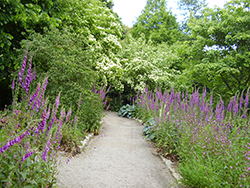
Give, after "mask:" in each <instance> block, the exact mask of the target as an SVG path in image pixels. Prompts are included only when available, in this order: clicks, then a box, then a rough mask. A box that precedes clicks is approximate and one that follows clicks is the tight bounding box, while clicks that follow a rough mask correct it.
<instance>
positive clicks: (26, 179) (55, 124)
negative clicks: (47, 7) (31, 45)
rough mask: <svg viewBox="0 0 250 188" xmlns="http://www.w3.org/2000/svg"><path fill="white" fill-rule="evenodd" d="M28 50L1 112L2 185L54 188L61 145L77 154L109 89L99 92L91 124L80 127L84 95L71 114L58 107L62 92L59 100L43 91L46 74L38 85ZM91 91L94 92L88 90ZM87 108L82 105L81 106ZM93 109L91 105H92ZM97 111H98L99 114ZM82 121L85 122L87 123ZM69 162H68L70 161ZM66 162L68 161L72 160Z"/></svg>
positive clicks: (93, 128)
mask: <svg viewBox="0 0 250 188" xmlns="http://www.w3.org/2000/svg"><path fill="white" fill-rule="evenodd" d="M28 54H29V53H28V51H27V52H26V55H25V59H24V61H23V64H22V66H21V70H20V71H19V73H18V76H17V78H15V79H14V80H13V83H12V91H13V103H12V105H11V106H10V108H6V109H5V111H3V112H1V114H0V143H1V145H0V187H53V185H54V184H55V183H56V173H57V163H56V154H57V151H58V150H59V149H61V148H60V146H61V145H65V144H67V146H68V148H69V147H70V148H71V149H70V151H69V152H70V154H69V155H70V157H69V159H70V158H71V157H72V155H74V149H75V148H76V147H77V144H78V143H77V141H79V140H78V139H79V138H83V137H84V133H86V132H87V131H95V130H97V129H98V128H99V127H98V125H100V123H99V124H97V123H96V122H93V120H95V121H98V120H100V119H101V117H102V114H101V113H100V112H101V111H102V106H103V103H104V101H105V99H106V98H105V95H106V90H105V87H104V88H101V89H100V90H98V91H96V93H95V94H93V95H96V98H92V102H88V104H92V106H91V110H89V112H90V113H93V114H95V116H94V117H92V116H91V117H89V119H87V120H86V121H85V122H87V121H89V123H91V125H89V127H88V128H86V127H83V126H81V125H79V123H78V121H79V117H80V116H81V113H78V112H81V110H79V109H80V108H82V106H84V105H83V104H84V103H85V101H82V97H81V98H80V99H79V101H78V103H77V105H78V110H77V112H76V113H75V114H74V115H73V114H72V109H71V108H68V111H67V112H66V110H65V108H66V107H65V106H62V105H60V97H61V93H60V92H59V93H58V96H57V98H56V99H55V103H51V102H50V101H49V99H48V97H47V96H46V95H45V91H46V89H47V84H48V77H45V78H44V79H42V81H41V82H40V83H38V84H37V83H35V82H34V79H39V78H36V72H35V69H32V60H31V59H29V60H28ZM90 92H91V91H90ZM83 108H84V107H83ZM88 108H89V106H88ZM97 112H98V113H97ZM85 122H84V123H85ZM68 161H69V160H68ZM68 161H67V162H68Z"/></svg>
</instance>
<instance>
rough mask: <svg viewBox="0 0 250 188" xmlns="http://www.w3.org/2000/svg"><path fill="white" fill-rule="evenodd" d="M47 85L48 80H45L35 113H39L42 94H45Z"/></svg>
mask: <svg viewBox="0 0 250 188" xmlns="http://www.w3.org/2000/svg"><path fill="white" fill-rule="evenodd" d="M47 84H48V78H46V80H45V82H44V85H43V88H42V91H41V93H40V96H39V100H38V102H37V106H36V110H37V112H38V111H39V109H40V106H41V100H42V98H43V96H44V93H45V90H46V87H47Z"/></svg>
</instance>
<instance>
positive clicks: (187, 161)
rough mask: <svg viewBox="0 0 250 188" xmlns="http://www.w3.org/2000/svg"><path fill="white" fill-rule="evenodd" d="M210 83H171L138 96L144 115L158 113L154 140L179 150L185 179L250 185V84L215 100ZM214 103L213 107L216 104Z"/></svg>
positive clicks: (215, 184) (196, 184)
mask: <svg viewBox="0 0 250 188" xmlns="http://www.w3.org/2000/svg"><path fill="white" fill-rule="evenodd" d="M208 98H209V96H207V91H206V88H204V90H203V92H202V93H200V92H199V90H197V89H195V90H194V91H193V92H192V93H191V94H188V90H187V92H186V93H181V92H180V91H175V90H174V89H172V90H171V91H170V92H165V93H162V92H161V91H159V90H156V92H155V93H154V94H153V93H152V92H149V91H148V90H147V89H146V90H145V92H144V93H143V94H142V95H141V97H139V98H138V100H137V103H138V105H139V106H140V113H141V114H140V116H142V117H143V118H145V117H146V118H152V117H153V118H154V119H155V122H156V126H153V127H152V132H154V133H155V132H156V133H157V134H156V139H155V140H156V142H157V144H158V146H159V147H161V148H162V149H163V150H164V154H170V153H172V154H174V155H175V156H178V158H179V160H180V161H181V163H180V173H181V175H182V176H183V181H182V182H183V183H184V184H186V185H188V186H191V187H249V186H250V183H249V182H250V157H249V155H250V150H249V148H250V142H249V138H250V134H249V124H250V121H249V112H248V110H249V109H248V106H249V89H248V90H247V92H245V93H244V92H242V93H240V94H239V93H236V94H235V96H234V97H233V98H232V99H231V100H230V102H229V104H228V105H226V104H224V102H223V101H222V100H220V101H219V102H218V103H217V104H216V105H213V95H212V94H211V95H210V101H209V100H208ZM213 106H215V108H213Z"/></svg>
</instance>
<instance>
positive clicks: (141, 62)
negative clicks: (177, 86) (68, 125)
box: [119, 34, 180, 99]
mask: <svg viewBox="0 0 250 188" xmlns="http://www.w3.org/2000/svg"><path fill="white" fill-rule="evenodd" d="M122 46H123V49H122V51H121V52H120V53H119V58H120V64H121V66H122V68H123V72H122V73H123V74H122V77H120V78H119V81H120V82H121V84H122V87H123V88H122V89H123V95H124V97H125V98H127V99H129V98H130V97H132V96H135V95H136V93H137V92H138V91H139V90H141V91H143V90H144V89H145V88H146V87H148V88H149V89H154V88H156V86H158V87H159V88H161V89H166V88H170V87H171V86H172V85H174V82H175V79H176V77H177V75H178V74H180V71H178V70H176V69H175V68H176V67H175V64H176V63H177V60H178V56H177V55H176V53H174V52H173V50H172V49H171V48H170V47H169V46H168V45H166V44H162V45H159V46H158V47H156V46H154V45H153V44H152V41H151V40H150V41H148V42H146V39H145V36H144V35H143V34H142V35H141V37H140V38H138V39H134V38H133V37H132V36H131V35H127V37H126V39H125V40H124V41H123V42H122ZM176 65H177V64H176Z"/></svg>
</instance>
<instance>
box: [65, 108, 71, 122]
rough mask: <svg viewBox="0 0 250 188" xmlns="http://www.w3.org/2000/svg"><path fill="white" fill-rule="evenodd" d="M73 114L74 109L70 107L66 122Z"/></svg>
mask: <svg viewBox="0 0 250 188" xmlns="http://www.w3.org/2000/svg"><path fill="white" fill-rule="evenodd" d="M71 114H72V109H71V108H70V109H69V111H68V113H67V116H66V122H68V120H69V117H70V116H71Z"/></svg>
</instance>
